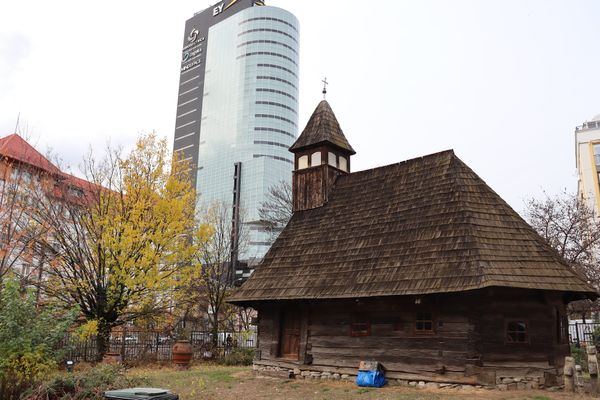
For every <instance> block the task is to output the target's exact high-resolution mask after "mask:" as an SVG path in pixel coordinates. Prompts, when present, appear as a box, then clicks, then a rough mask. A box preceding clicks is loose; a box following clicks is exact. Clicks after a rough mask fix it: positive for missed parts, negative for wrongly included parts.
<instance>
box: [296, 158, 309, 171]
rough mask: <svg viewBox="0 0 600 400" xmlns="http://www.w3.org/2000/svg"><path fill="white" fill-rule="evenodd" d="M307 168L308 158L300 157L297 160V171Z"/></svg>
mask: <svg viewBox="0 0 600 400" xmlns="http://www.w3.org/2000/svg"><path fill="white" fill-rule="evenodd" d="M304 168H308V156H302V157H300V158H299V159H298V169H304Z"/></svg>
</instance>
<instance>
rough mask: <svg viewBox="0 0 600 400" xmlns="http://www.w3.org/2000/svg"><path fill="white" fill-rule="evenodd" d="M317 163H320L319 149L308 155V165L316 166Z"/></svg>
mask: <svg viewBox="0 0 600 400" xmlns="http://www.w3.org/2000/svg"><path fill="white" fill-rule="evenodd" d="M317 165H321V152H320V151H317V152H314V153H312V155H311V156H310V166H311V167H316V166H317Z"/></svg>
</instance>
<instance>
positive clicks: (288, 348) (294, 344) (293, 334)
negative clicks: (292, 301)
mask: <svg viewBox="0 0 600 400" xmlns="http://www.w3.org/2000/svg"><path fill="white" fill-rule="evenodd" d="M299 353H300V312H299V311H297V310H286V311H285V312H284V313H283V320H282V324H281V341H280V351H279V354H281V357H283V358H288V359H291V360H297V359H298V355H299Z"/></svg>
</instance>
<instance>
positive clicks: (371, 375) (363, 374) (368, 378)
mask: <svg viewBox="0 0 600 400" xmlns="http://www.w3.org/2000/svg"><path fill="white" fill-rule="evenodd" d="M356 384H357V385H358V386H367V387H378V388H380V387H382V386H383V385H385V376H384V375H383V372H381V371H358V376H357V377H356Z"/></svg>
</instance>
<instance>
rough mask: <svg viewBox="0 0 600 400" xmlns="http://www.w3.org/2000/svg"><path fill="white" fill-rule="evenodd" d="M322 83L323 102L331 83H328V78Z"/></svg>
mask: <svg viewBox="0 0 600 400" xmlns="http://www.w3.org/2000/svg"><path fill="white" fill-rule="evenodd" d="M321 82H323V100H325V95H326V94H327V85H329V82H327V77H325V79H323V80H322V81H321Z"/></svg>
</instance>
